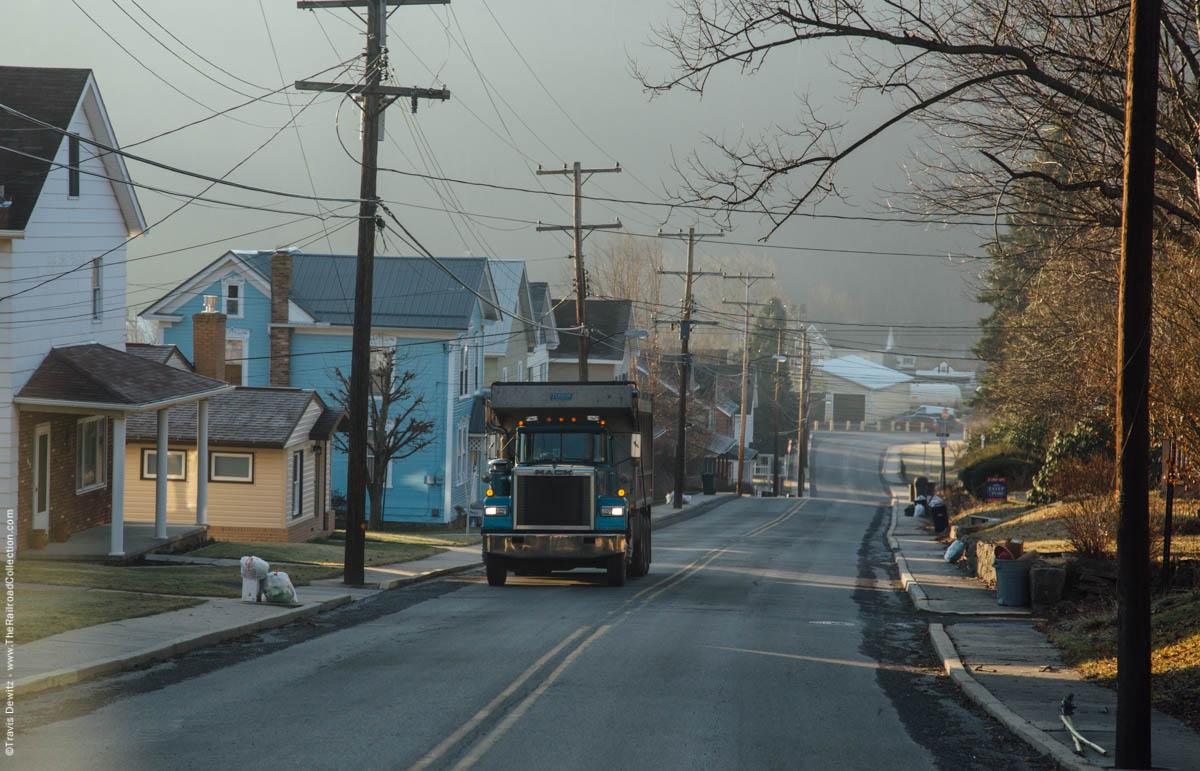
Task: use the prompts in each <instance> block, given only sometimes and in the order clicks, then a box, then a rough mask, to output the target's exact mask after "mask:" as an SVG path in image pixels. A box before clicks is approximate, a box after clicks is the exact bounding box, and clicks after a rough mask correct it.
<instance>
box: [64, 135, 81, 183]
mask: <svg viewBox="0 0 1200 771" xmlns="http://www.w3.org/2000/svg"><path fill="white" fill-rule="evenodd" d="M67 196H68V197H69V198H78V197H79V137H77V136H74V135H71V136H69V137H67Z"/></svg>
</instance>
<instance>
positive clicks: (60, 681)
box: [14, 594, 354, 696]
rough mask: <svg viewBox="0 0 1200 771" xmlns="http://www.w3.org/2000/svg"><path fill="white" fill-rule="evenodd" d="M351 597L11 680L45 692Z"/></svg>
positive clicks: (23, 691) (19, 691)
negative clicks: (85, 663) (88, 662)
mask: <svg viewBox="0 0 1200 771" xmlns="http://www.w3.org/2000/svg"><path fill="white" fill-rule="evenodd" d="M353 599H354V597H353V596H352V595H349V594H343V595H338V596H336V597H331V598H329V599H328V600H325V601H323V602H319V603H315V604H313V605H308V606H305V607H302V608H296V609H295V610H291V611H288V612H287V613H282V614H280V615H278V616H271V617H270V618H263V619H259V620H258V621H251V622H249V623H245V624H239V625H238V626H235V627H230V628H228V629H218V630H216V631H213V632H208V633H206V634H202V635H199V636H197V637H180V638H178V639H176V640H173V641H171V642H169V643H165V644H162V645H154V646H151V647H149V648H143V649H142V650H140V651H137V652H135V653H132V654H128V655H123V656H114V657H112V658H108V659H104V660H103V661H98V662H96V663H95V664H89V665H87V666H84V667H80V668H78V669H60V670H56V671H54V672H46V673H44V674H40V675H30V676H29V677H25V678H22V679H20V680H18V681H16V683H14V687H15V691H16V695H18V696H30V695H32V694H36V693H41V692H42V691H48V690H51V689H53V688H61V687H63V686H66V685H74V684H76V683H81V682H84V681H85V680H93V679H95V678H97V677H103V676H104V675H110V674H114V673H116V672H123V671H125V670H128V669H133V668H134V667H138V666H141V665H142V664H150V663H153V662H156V661H162V660H165V659H170V658H174V657H176V656H178V655H180V654H183V653H187V652H188V651H192V650H195V649H196V648H202V647H204V646H206V645H212V644H215V643H219V642H224V641H226V640H232V639H233V638H235V637H241V636H242V635H247V634H253V633H254V632H261V631H262V630H264V629H274V628H276V627H281V626H284V625H285V624H289V623H291V622H292V621H295V620H297V619H300V618H307V617H309V616H315V615H316V614H318V613H320V612H322V611H326V610H332V609H333V608H337V607H340V606H342V605H345V604H346V603H348V602H351V601H352V600H353Z"/></svg>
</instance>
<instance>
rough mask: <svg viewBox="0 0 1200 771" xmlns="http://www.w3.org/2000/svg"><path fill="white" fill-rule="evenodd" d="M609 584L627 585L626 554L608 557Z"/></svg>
mask: <svg viewBox="0 0 1200 771" xmlns="http://www.w3.org/2000/svg"><path fill="white" fill-rule="evenodd" d="M608 585H609V586H624V585H625V555H624V554H616V555H613V556H612V557H609V558H608Z"/></svg>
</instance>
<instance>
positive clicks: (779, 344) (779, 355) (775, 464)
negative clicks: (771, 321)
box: [771, 328, 787, 498]
mask: <svg viewBox="0 0 1200 771" xmlns="http://www.w3.org/2000/svg"><path fill="white" fill-rule="evenodd" d="M778 336H779V339H778V340H777V341H776V343H775V431H774V432H773V433H774V434H775V446H774V447H773V448H772V450H771V471H772V472H774V473H773V474H772V480H771V492H772V494H774V496H775V497H776V498H778V497H779V417H780V415H779V380H780V378H779V369H780V365H781V364H783V362H784V361H786V360H787V359H786V358H784V355H783V329H782V328H780V329H779V330H778Z"/></svg>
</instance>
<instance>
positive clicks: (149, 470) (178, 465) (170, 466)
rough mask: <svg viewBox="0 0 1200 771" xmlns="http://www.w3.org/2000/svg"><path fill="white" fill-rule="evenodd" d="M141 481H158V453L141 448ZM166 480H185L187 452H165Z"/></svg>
mask: <svg viewBox="0 0 1200 771" xmlns="http://www.w3.org/2000/svg"><path fill="white" fill-rule="evenodd" d="M142 479H158V451H157V450H151V449H150V448H149V447H143V448H142ZM167 479H187V452H186V451H185V450H167Z"/></svg>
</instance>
